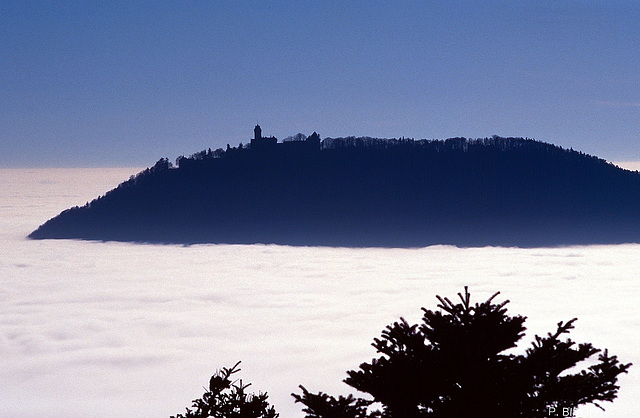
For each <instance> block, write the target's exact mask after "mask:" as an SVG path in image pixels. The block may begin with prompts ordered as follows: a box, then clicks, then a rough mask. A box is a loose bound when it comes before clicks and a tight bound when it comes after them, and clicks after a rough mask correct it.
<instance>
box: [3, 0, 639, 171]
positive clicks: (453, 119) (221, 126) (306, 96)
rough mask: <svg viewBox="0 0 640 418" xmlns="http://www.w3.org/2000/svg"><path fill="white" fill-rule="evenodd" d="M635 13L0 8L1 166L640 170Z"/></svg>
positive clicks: (337, 6) (538, 8)
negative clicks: (338, 140)
mask: <svg viewBox="0 0 640 418" xmlns="http://www.w3.org/2000/svg"><path fill="white" fill-rule="evenodd" d="M638 22H640V2H634V1H626V2H623V1H586V0H585V1H553V2H537V1H502V2H497V1H483V2H477V1H442V2H429V1H415V2H413V1H398V2H394V1H384V2H366V1H351V2H333V1H318V2H314V1H309V2H307V1H305V2H289V1H259V2H258V1H256V2H249V1H237V2H236V1H233V2H231V1H229V2H223V1H175V2H167V1H160V2H155V1H136V2H96V1H74V2H62V1H24V2H22V1H20V2H18V1H3V0H0V31H1V32H0V33H1V35H0V167H42V166H44V167H47V166H56V167H64V166H76V167H77V166H148V165H151V164H153V163H154V162H155V161H156V160H157V159H158V158H160V157H169V158H170V159H171V160H174V159H175V158H176V157H177V156H179V155H181V154H191V153H193V152H196V151H199V150H201V149H204V148H209V147H211V148H218V147H224V146H226V144H227V143H230V144H231V145H232V146H233V145H237V144H238V143H239V142H247V141H248V140H249V138H250V137H251V135H252V130H253V126H254V125H255V124H256V122H259V123H260V125H261V126H262V127H263V133H264V134H266V135H275V136H277V137H279V138H280V139H282V138H284V137H286V136H289V135H292V134H295V133H297V132H303V133H306V134H309V133H311V132H313V131H314V130H315V131H317V132H318V133H320V135H321V136H322V137H327V136H347V135H356V136H360V135H369V136H376V137H399V136H407V137H415V138H441V139H444V138H447V137H453V136H466V137H485V136H491V135H494V134H497V135H503V136H523V137H530V138H536V139H539V140H542V141H545V142H551V143H555V144H558V145H561V146H563V147H567V148H568V147H573V148H574V149H579V150H582V151H584V152H587V153H589V154H594V155H598V156H600V157H603V158H605V159H607V160H614V161H619V160H640V125H639V123H638V121H639V116H640V48H639V47H640V25H638Z"/></svg>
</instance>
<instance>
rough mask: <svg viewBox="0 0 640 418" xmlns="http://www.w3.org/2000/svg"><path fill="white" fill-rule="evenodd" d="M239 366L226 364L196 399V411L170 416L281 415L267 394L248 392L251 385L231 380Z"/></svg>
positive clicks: (234, 417) (248, 417)
mask: <svg viewBox="0 0 640 418" xmlns="http://www.w3.org/2000/svg"><path fill="white" fill-rule="evenodd" d="M239 365H240V362H237V363H236V364H235V365H234V366H233V367H231V368H230V369H228V368H224V367H223V368H222V370H220V371H218V372H216V373H215V374H214V375H213V376H211V380H210V381H209V390H207V391H206V392H205V393H204V395H202V398H200V399H195V400H194V401H193V407H194V408H195V410H191V409H189V408H187V413H186V414H185V415H182V414H178V415H175V416H172V417H171V418H207V417H214V418H278V416H279V414H278V413H276V411H275V409H274V408H273V406H270V405H269V402H267V398H268V396H267V394H266V393H259V394H257V395H255V394H250V393H247V392H246V389H247V387H248V386H249V385H250V384H247V385H245V384H243V383H242V380H240V381H239V382H238V381H233V382H232V381H231V379H230V377H231V375H232V374H234V373H237V372H239V371H240V369H239V368H238V366H239Z"/></svg>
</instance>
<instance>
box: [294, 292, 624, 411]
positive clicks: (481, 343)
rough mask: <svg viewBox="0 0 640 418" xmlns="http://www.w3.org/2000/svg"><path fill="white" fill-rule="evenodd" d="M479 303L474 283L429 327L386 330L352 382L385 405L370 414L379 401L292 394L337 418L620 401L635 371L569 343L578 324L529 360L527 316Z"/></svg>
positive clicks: (536, 347)
mask: <svg viewBox="0 0 640 418" xmlns="http://www.w3.org/2000/svg"><path fill="white" fill-rule="evenodd" d="M498 294H499V292H498V293H496V294H494V295H493V296H492V297H490V298H489V299H488V300H487V301H486V302H483V303H481V304H477V303H476V304H475V306H472V305H471V303H470V294H469V292H468V289H467V288H466V287H465V292H464V295H462V294H458V296H459V297H460V300H461V303H457V304H454V303H453V302H451V300H449V299H448V298H442V297H440V296H438V300H439V301H440V304H439V305H438V307H439V308H440V311H431V310H428V309H425V308H423V311H424V317H423V323H422V324H421V325H420V326H418V325H410V324H408V323H407V322H406V321H405V320H404V319H403V318H401V319H400V321H399V322H395V323H394V324H392V325H390V326H387V328H386V329H385V330H384V331H383V332H382V338H380V339H377V338H376V339H375V340H374V343H373V346H374V347H375V348H376V350H377V351H378V352H379V353H381V354H382V356H381V357H379V358H377V359H373V360H372V361H371V363H363V364H361V365H360V369H359V370H357V371H349V372H347V373H348V377H347V379H345V382H346V383H347V384H349V385H350V386H352V387H354V388H355V389H357V390H359V391H361V392H364V393H368V394H369V395H371V397H372V398H373V402H380V403H381V404H382V409H381V410H378V411H373V412H368V411H367V406H368V405H369V403H370V402H372V401H368V400H363V399H359V398H355V397H353V396H351V395H350V396H349V397H347V398H344V397H340V398H338V399H335V398H334V397H332V396H329V395H327V394H323V393H320V394H318V395H314V394H311V393H309V391H307V389H306V388H304V387H303V386H300V387H301V389H302V395H297V394H293V396H294V398H295V399H296V402H301V403H302V404H304V405H305V406H306V408H305V409H304V412H306V413H307V417H308V418H329V417H338V416H339V417H345V418H346V417H349V418H361V417H398V418H400V417H402V418H413V417H427V416H429V417H505V418H506V417H536V416H540V417H542V416H548V415H549V413H550V411H557V413H562V412H561V411H563V410H564V411H569V409H563V408H575V407H577V406H579V405H585V404H589V403H594V404H596V405H597V406H598V407H600V408H602V407H601V406H600V405H598V404H597V401H609V402H612V401H613V400H614V399H615V398H616V396H617V392H618V388H619V387H618V386H617V385H616V382H617V376H618V375H619V374H621V373H626V372H627V369H628V368H629V367H630V366H631V363H629V364H620V363H619V361H618V360H617V358H616V356H610V355H609V353H608V352H607V350H605V351H604V352H601V350H599V349H596V348H594V347H593V346H592V345H591V344H590V343H583V344H578V345H576V344H575V343H574V342H573V341H571V340H570V339H568V338H567V339H566V340H561V336H562V335H563V334H566V333H568V332H569V331H570V330H571V329H572V328H573V323H574V322H575V321H576V319H575V318H574V319H572V320H570V321H568V322H567V323H563V322H560V323H558V328H557V330H556V331H555V332H554V333H549V334H548V335H547V336H546V337H539V336H536V337H535V342H534V343H533V346H532V347H531V348H529V349H527V350H526V352H525V354H520V355H517V354H512V353H509V352H507V350H509V349H511V348H514V347H515V346H516V343H517V342H518V341H519V340H520V339H521V338H522V337H523V336H524V331H525V327H524V325H523V324H524V321H525V319H526V318H525V317H522V316H515V317H511V316H508V315H507V314H506V308H505V305H506V304H507V303H508V301H504V302H502V303H498V304H494V303H493V302H492V301H493V299H494V298H495V297H496V296H497V295H498ZM596 353H600V355H599V357H598V362H597V363H595V364H593V365H591V366H589V367H588V368H587V369H585V370H581V371H579V372H578V373H574V374H569V373H567V370H569V369H571V368H572V367H574V366H576V365H577V364H578V363H579V362H581V361H583V360H586V359H588V358H590V357H591V356H593V355H594V354H596Z"/></svg>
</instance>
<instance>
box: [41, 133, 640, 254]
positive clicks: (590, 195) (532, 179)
mask: <svg viewBox="0 0 640 418" xmlns="http://www.w3.org/2000/svg"><path fill="white" fill-rule="evenodd" d="M30 237H31V238H35V239H45V238H80V239H95V240H117V241H139V242H161V243H278V244H290V245H329V246H381V247H412V246H426V245H431V244H453V245H459V246H485V245H500V246H522V247H531V246H552V245H570V244H595V243H624V242H640V174H638V173H637V172H629V171H626V170H622V169H620V168H618V167H615V166H613V165H611V164H609V163H607V162H606V161H604V160H602V159H599V158H596V157H593V156H589V155H585V154H583V153H581V152H577V151H574V150H566V149H562V148H560V147H557V146H554V145H551V144H547V143H543V142H539V141H534V140H530V139H523V138H501V137H495V136H494V137H492V138H484V139H477V140H468V139H465V138H452V139H448V140H445V141H427V140H420V141H414V140H409V139H391V140H389V139H375V138H355V137H349V138H326V139H325V140H323V141H322V143H316V144H315V145H314V144H308V143H305V142H303V141H298V142H291V143H279V144H276V145H273V146H271V145H270V146H269V147H265V148H264V149H258V148H257V147H256V148H255V149H251V148H249V147H246V146H242V144H241V146H239V147H237V148H231V147H227V149H226V150H222V149H218V150H215V151H211V150H206V151H202V152H200V153H197V154H194V155H193V156H191V157H188V158H185V157H180V158H179V159H178V161H177V166H176V167H174V166H173V165H172V164H170V163H169V161H168V160H166V159H161V160H160V161H158V162H157V163H156V165H155V166H154V167H152V168H149V169H147V170H144V171H143V172H141V173H139V174H138V175H136V176H135V177H132V178H130V179H129V180H128V181H126V182H124V183H122V184H120V185H119V186H118V187H117V188H116V189H114V190H111V191H109V192H107V193H106V194H105V195H104V196H102V197H99V198H97V199H95V200H93V201H92V202H90V203H88V204H87V205H85V206H82V207H74V208H71V209H68V210H66V211H64V212H62V213H61V214H59V215H58V216H56V217H54V218H53V219H50V220H49V221H47V222H46V223H45V224H43V225H42V226H40V227H39V228H38V229H37V230H36V231H34V232H33V233H32V234H31V235H30Z"/></svg>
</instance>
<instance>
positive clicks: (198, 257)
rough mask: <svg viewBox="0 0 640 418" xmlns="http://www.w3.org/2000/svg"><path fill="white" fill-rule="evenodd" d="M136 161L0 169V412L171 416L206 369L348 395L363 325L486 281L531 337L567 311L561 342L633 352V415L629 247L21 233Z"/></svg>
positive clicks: (628, 385) (272, 389)
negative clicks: (374, 245) (118, 238)
mask: <svg viewBox="0 0 640 418" xmlns="http://www.w3.org/2000/svg"><path fill="white" fill-rule="evenodd" d="M137 171H138V170H136V169H122V168H119V169H38V170H8V169H2V170H0V184H2V187H1V188H0V387H1V388H2V389H0V416H11V417H32V416H42V417H67V416H85V417H110V416H131V417H134V416H135V417H162V416H169V415H171V414H176V413H179V412H184V407H186V406H190V404H191V400H192V399H195V398H197V397H200V396H201V395H202V393H203V386H207V384H208V381H209V377H210V376H211V375H212V374H213V372H214V371H215V370H216V369H219V368H221V367H230V366H232V365H233V364H235V363H236V362H237V361H239V360H241V361H242V364H241V369H242V371H241V372H240V374H239V375H238V377H240V378H242V379H243V380H244V381H245V382H251V383H252V386H251V389H252V390H253V391H263V392H264V391H266V392H268V393H269V399H270V401H271V402H272V403H273V404H274V405H275V406H276V408H277V410H278V411H279V412H280V414H281V416H282V417H283V418H289V417H292V418H296V417H302V416H303V415H304V414H303V413H302V412H301V407H300V405H299V404H294V402H293V398H291V396H290V393H291V392H299V390H298V385H299V384H303V385H305V386H306V387H307V388H308V389H309V390H311V391H312V392H317V391H324V392H329V393H331V394H336V395H337V394H346V393H350V392H351V390H350V389H351V388H350V387H348V386H346V385H345V384H344V383H342V382H341V381H342V379H344V378H345V377H346V373H345V372H346V370H351V369H356V368H357V367H358V365H359V364H360V363H362V362H364V361H369V360H370V359H371V358H373V357H375V356H376V353H375V350H374V349H373V347H371V345H370V344H371V342H372V341H373V338H374V337H378V336H379V335H380V332H381V330H382V329H383V328H384V327H385V326H386V325H387V324H390V323H392V322H393V321H395V320H397V319H398V318H399V317H400V316H403V317H405V318H406V319H407V320H409V321H410V322H418V321H420V319H421V311H420V307H423V306H424V307H428V308H436V305H437V303H438V302H437V300H436V298H435V295H442V296H448V297H449V298H451V299H454V298H457V296H456V293H458V292H461V291H463V287H464V286H465V285H468V286H469V288H470V291H471V293H472V300H475V301H478V302H479V301H483V300H485V299H486V298H488V297H489V296H491V295H492V294H493V293H494V292H496V291H501V295H500V296H499V297H498V298H497V300H505V299H509V300H510V301H511V302H510V303H509V304H508V305H507V306H508V308H509V312H510V313H511V314H513V315H516V314H521V315H524V316H527V317H528V319H527V322H526V324H525V325H526V326H527V328H528V330H527V334H526V336H525V337H524V339H523V340H522V341H521V344H520V347H519V348H520V350H521V351H522V350H524V349H525V348H527V347H528V346H529V345H530V342H531V341H532V340H533V336H534V335H535V334H540V335H542V334H546V333H547V332H549V331H554V330H555V326H556V323H557V322H559V321H561V320H564V321H566V320H569V319H571V318H574V317H577V318H579V319H578V321H577V323H576V329H575V330H573V331H572V333H571V338H572V339H573V340H575V341H577V342H592V343H593V344H594V345H595V346H596V347H599V348H609V350H610V353H613V354H616V355H618V357H619V358H620V359H621V360H622V361H623V362H633V363H634V364H635V366H632V368H631V369H630V372H629V374H627V375H622V377H621V378H620V385H621V390H620V394H619V399H618V400H616V401H615V402H614V403H613V404H609V403H605V404H603V406H604V407H605V408H606V412H601V411H600V410H598V409H596V408H594V407H585V408H581V409H579V410H578V412H577V414H576V415H577V416H579V417H604V416H616V417H617V416H634V415H637V414H638V412H637V405H638V401H637V400H638V397H639V396H640V378H639V376H640V374H639V373H638V368H639V367H640V351H639V350H638V347H639V346H640V334H639V333H638V329H640V312H639V310H638V302H639V301H640V298H639V297H638V295H639V290H640V281H639V280H638V272H639V271H640V245H615V246H584V247H565V248H540V249H518V248H466V249H463V248H455V247H450V246H433V247H427V248H418V249H350V248H324V247H323V248H318V247H287V246H277V245H249V246H235V245H194V246H179V245H148V244H130V243H115V242H107V243H103V242H87V241H72V240H44V241H32V240H28V239H26V238H25V237H26V235H27V234H28V233H30V232H31V231H32V230H33V229H35V228H36V227H37V226H38V225H39V224H41V223H43V222H44V221H45V220H47V219H48V218H50V217H53V216H54V215H56V214H58V213H59V212H60V211H62V210H63V209H65V208H68V207H70V206H73V205H82V204H84V203H85V202H86V201H88V200H91V199H93V198H95V197H97V196H98V195H100V194H103V193H104V192H105V191H107V190H108V189H111V188H113V187H115V186H116V185H117V184H118V183H119V182H121V181H123V180H125V179H126V178H128V177H129V175H131V174H135V173H136V172H137Z"/></svg>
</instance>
